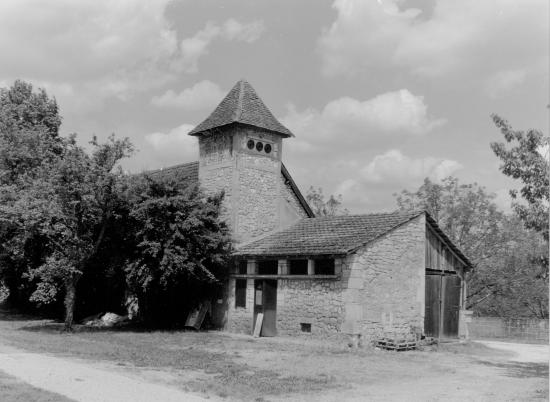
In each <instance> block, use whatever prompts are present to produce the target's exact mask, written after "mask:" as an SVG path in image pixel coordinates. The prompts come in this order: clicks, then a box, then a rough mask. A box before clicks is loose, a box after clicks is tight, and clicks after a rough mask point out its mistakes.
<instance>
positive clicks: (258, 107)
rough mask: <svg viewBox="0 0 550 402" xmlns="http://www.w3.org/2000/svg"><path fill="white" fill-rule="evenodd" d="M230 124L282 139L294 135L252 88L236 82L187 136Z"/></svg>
mask: <svg viewBox="0 0 550 402" xmlns="http://www.w3.org/2000/svg"><path fill="white" fill-rule="evenodd" d="M232 123H242V124H248V125H251V126H255V127H260V128H263V129H266V130H269V131H273V132H275V133H278V134H280V135H282V136H284V137H294V134H292V133H291V132H290V131H289V130H288V129H287V128H286V127H285V126H283V125H282V124H281V123H279V121H277V119H276V118H275V117H274V116H273V114H271V112H270V111H269V109H268V108H267V106H266V105H265V104H264V103H263V101H262V100H261V99H260V97H259V96H258V94H256V91H255V90H254V88H252V86H251V85H250V84H249V83H248V82H246V81H245V80H240V81H239V82H237V83H236V84H235V86H234V87H233V89H231V91H229V93H228V94H227V95H226V97H225V98H224V99H223V100H222V101H221V102H220V104H219V105H218V106H217V107H216V109H215V110H214V111H213V112H212V114H210V116H208V117H207V119H206V120H204V121H203V122H202V123H201V124H199V125H198V126H197V127H195V128H194V129H193V130H191V131H190V132H189V135H199V134H200V133H202V132H204V131H208V130H211V129H213V128H216V127H221V126H225V125H227V124H232Z"/></svg>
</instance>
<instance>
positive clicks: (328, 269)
mask: <svg viewBox="0 0 550 402" xmlns="http://www.w3.org/2000/svg"><path fill="white" fill-rule="evenodd" d="M334 274H335V269H334V258H321V259H317V260H315V275H334Z"/></svg>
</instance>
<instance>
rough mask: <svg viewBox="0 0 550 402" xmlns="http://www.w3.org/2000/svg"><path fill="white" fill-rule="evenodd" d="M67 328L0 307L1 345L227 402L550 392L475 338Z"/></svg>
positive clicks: (544, 373) (543, 374)
mask: <svg viewBox="0 0 550 402" xmlns="http://www.w3.org/2000/svg"><path fill="white" fill-rule="evenodd" d="M61 329H62V325H61V324H57V323H52V322H51V321H45V320H33V319H30V318H29V317H22V316H14V315H11V314H7V313H6V312H4V313H2V312H0V344H1V343H5V344H7V345H10V346H14V347H18V348H21V349H26V350H29V351H33V352H39V353H52V354H55V355H56V356H67V357H73V358H74V357H76V358H82V359H86V360H93V361H103V362H110V364H112V365H113V366H116V367H118V369H121V370H131V371H134V372H141V373H143V375H144V376H146V377H147V378H148V379H154V380H155V381H160V382H164V383H168V384H170V385H174V386H177V387H179V388H180V389H183V390H188V391H194V392H202V393H205V394H207V395H212V396H217V397H222V398H227V399H230V400H255V401H268V400H269V401H275V400H286V399H300V400H311V401H314V400H315V401H317V400H323V398H324V400H348V399H356V400H362V399H363V398H364V397H366V396H369V398H370V399H371V400H381V399H382V400H401V399H403V398H405V399H407V400H426V399H430V400H438V399H447V400H455V399H453V397H454V395H455V394H454V393H455V392H456V390H458V389H461V390H462V391H461V392H462V394H460V395H461V397H460V398H459V399H458V400H461V399H464V400H466V399H469V400H471V399H475V400H498V399H500V400H502V399H504V400H533V399H540V398H542V399H544V398H546V399H547V398H548V383H547V378H548V366H541V367H535V368H533V367H531V366H529V367H523V368H522V371H521V372H520V371H517V370H516V371H515V372H514V371H513V370H509V369H510V368H511V366H510V365H507V364H506V363H505V361H506V357H507V356H508V355H507V353H506V352H498V351H494V350H493V349H489V348H487V347H484V346H483V345H479V344H475V343H466V344H443V345H440V346H439V347H436V346H432V347H427V348H425V350H424V351H414V352H400V353H399V352H386V351H380V350H376V349H372V348H366V349H361V350H353V351H350V350H348V348H347V346H345V345H337V344H329V343H321V342H315V341H311V340H304V339H288V338H286V339H285V338H259V339H254V338H252V337H250V336H238V335H228V334H225V333H217V332H209V333H195V332H182V331H174V332H164V331H153V332H147V331H137V330H118V331H97V330H95V331H90V330H88V329H85V328H82V327H77V330H76V331H75V332H74V333H72V334H67V333H63V332H62V331H61ZM516 369H518V367H516ZM434 378H436V379H437V381H435V382H434V381H433V379H434ZM396 386H398V387H401V388H396ZM495 390H496V391H495ZM495 392H496V394H495ZM434 395H435V397H433V396H434ZM493 396H494V397H495V399H492V397H493ZM525 396H527V398H526V399H522V397H525ZM478 397H479V398H478ZM476 398H477V399H476ZM484 398H485V399H484ZM22 400H23V399H22ZM45 400H47V399H45Z"/></svg>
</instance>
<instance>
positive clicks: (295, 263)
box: [289, 260, 307, 275]
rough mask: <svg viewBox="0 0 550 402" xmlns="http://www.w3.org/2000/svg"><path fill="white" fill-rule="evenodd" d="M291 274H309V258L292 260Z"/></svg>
mask: <svg viewBox="0 0 550 402" xmlns="http://www.w3.org/2000/svg"><path fill="white" fill-rule="evenodd" d="M289 263H290V266H289V274H290V275H307V260H290V261H289Z"/></svg>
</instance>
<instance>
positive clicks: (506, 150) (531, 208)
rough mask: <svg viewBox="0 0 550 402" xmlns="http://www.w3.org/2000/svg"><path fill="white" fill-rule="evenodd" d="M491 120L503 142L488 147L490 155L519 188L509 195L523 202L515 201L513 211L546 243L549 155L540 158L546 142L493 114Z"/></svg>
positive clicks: (539, 135)
mask: <svg viewBox="0 0 550 402" xmlns="http://www.w3.org/2000/svg"><path fill="white" fill-rule="evenodd" d="M492 118H493V122H494V123H495V125H496V126H497V127H498V128H499V129H500V131H501V133H502V135H503V136H504V139H505V141H506V143H501V142H493V143H492V144H491V148H492V150H493V152H494V153H495V154H496V155H497V156H498V157H499V158H500V160H501V161H502V164H501V166H500V170H501V171H502V173H504V174H505V175H506V176H510V177H512V178H514V179H517V180H519V181H520V182H521V184H522V186H521V188H520V190H519V192H518V191H517V190H511V191H510V195H511V196H512V198H513V199H515V200H519V199H522V200H523V201H524V202H517V201H516V202H515V203H514V204H513V207H514V209H515V211H516V212H517V214H518V216H519V217H520V219H521V220H522V221H523V222H524V223H525V225H526V226H527V227H528V228H531V229H535V230H537V231H538V232H540V233H542V235H543V236H544V238H545V239H546V240H548V205H549V202H550V199H549V196H550V194H549V190H550V187H549V182H548V181H549V171H550V166H549V161H548V155H546V157H545V156H544V155H543V153H544V152H543V150H545V151H546V152H548V145H549V142H548V138H547V137H544V135H543V134H542V132H540V131H539V130H528V131H527V132H524V131H521V130H514V129H513V128H512V126H511V125H510V124H509V123H508V122H507V121H506V120H504V119H503V118H501V117H500V116H498V115H496V114H494V115H492ZM507 144H508V145H507Z"/></svg>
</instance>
